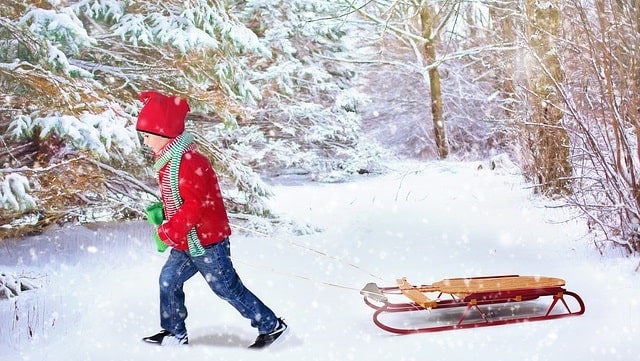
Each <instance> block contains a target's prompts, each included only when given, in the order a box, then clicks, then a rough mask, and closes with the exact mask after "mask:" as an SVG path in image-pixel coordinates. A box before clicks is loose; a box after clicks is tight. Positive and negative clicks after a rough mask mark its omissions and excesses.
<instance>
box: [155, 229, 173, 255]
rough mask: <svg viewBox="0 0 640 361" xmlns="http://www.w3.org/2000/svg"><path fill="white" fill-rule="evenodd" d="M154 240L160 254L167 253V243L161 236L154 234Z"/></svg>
mask: <svg viewBox="0 0 640 361" xmlns="http://www.w3.org/2000/svg"><path fill="white" fill-rule="evenodd" d="M153 240H154V241H155V242H156V248H157V249H158V252H160V253H162V252H164V251H166V250H167V248H169V246H168V245H167V244H166V243H164V242H162V240H161V239H160V236H158V232H153Z"/></svg>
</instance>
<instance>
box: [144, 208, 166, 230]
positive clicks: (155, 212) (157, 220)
mask: <svg viewBox="0 0 640 361" xmlns="http://www.w3.org/2000/svg"><path fill="white" fill-rule="evenodd" d="M145 212H146V213H147V221H149V223H151V224H153V225H154V226H159V225H161V224H162V222H164V211H163V209H162V202H156V203H154V204H152V205H150V206H149V207H147V208H146V209H145Z"/></svg>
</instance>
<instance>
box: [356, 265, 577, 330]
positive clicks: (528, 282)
mask: <svg viewBox="0 0 640 361" xmlns="http://www.w3.org/2000/svg"><path fill="white" fill-rule="evenodd" d="M396 282H397V286H392V287H378V285H376V284H375V283H369V284H367V285H366V286H365V287H364V288H363V289H362V290H361V291H360V293H361V294H362V295H363V296H364V302H365V303H366V304H367V305H369V306H370V307H372V308H373V309H374V310H375V312H374V313H373V322H374V323H375V324H376V325H377V326H378V327H380V328H381V329H383V330H385V331H388V332H393V333H398V334H410V333H420V332H436V331H447V330H456V329H463V328H474V327H483V326H496V325H503V324H509V323H518V322H529V321H542V320H551V319H556V318H561V317H568V316H578V315H582V314H583V313H584V310H585V307H584V302H583V301H582V299H581V298H580V296H578V295H577V294H576V293H574V292H570V291H567V290H566V289H564V288H563V286H564V285H565V281H564V280H562V279H559V278H552V277H537V276H518V275H506V276H491V277H473V278H452V279H445V280H442V281H439V282H435V283H434V284H431V285H421V286H414V285H411V284H410V283H409V282H408V281H407V280H406V278H401V279H398V280H397V281H396ZM430 294H434V295H435V297H434V298H430V297H429V296H430ZM432 297H433V296H432ZM456 308H457V310H456ZM446 309H451V310H446ZM435 310H443V311H437V312H436V311H435ZM419 311H422V312H423V313H424V315H423V314H421V315H420V316H426V317H411V318H410V319H409V317H406V316H407V315H406V314H404V315H402V317H394V316H393V315H398V314H400V313H403V312H419ZM383 319H385V320H386V321H383ZM393 324H395V326H393Z"/></svg>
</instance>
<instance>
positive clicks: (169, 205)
mask: <svg viewBox="0 0 640 361" xmlns="http://www.w3.org/2000/svg"><path fill="white" fill-rule="evenodd" d="M193 140H194V137H193V135H191V134H189V133H187V132H184V133H182V134H180V135H179V136H178V137H177V138H176V139H174V140H173V141H172V142H171V143H170V144H169V145H167V146H166V147H165V148H164V150H163V151H162V153H161V154H160V157H159V158H158V160H156V162H155V164H154V165H153V169H154V170H155V171H156V172H157V173H158V177H159V176H160V170H161V169H162V168H163V167H164V166H165V165H166V164H167V163H169V177H165V178H164V179H163V181H162V184H160V187H161V192H162V194H163V195H167V196H169V197H167V199H166V205H165V212H167V219H169V218H171V217H172V216H173V215H174V214H175V213H176V211H177V209H178V208H179V207H180V206H181V205H182V197H180V191H179V189H178V184H179V179H178V173H179V171H180V162H181V160H182V155H183V154H184V153H186V152H188V151H191V150H194V149H195V148H196V144H195V143H194V142H193ZM167 189H168V190H169V192H166V191H165V190H167ZM165 197H166V196H165ZM187 243H188V245H189V254H191V256H194V257H197V256H202V255H203V254H204V248H202V244H201V243H200V240H199V239H198V234H197V233H196V228H195V227H193V228H191V229H190V230H189V233H188V234H187Z"/></svg>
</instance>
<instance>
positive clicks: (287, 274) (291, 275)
mask: <svg viewBox="0 0 640 361" xmlns="http://www.w3.org/2000/svg"><path fill="white" fill-rule="evenodd" d="M233 262H234V263H242V264H245V265H247V266H249V267H253V268H258V269H262V270H265V271H269V272H272V273H276V274H280V275H284V276H289V277H293V278H299V279H301V280H305V281H309V282H313V283H317V284H321V285H325V286H329V287H336V288H342V289H345V290H349V291H358V292H360V289H359V288H355V287H350V286H344V285H340V284H337V283H332V282H325V281H318V280H315V279H313V278H311V277H306V276H302V275H299V274H295V273H290V272H282V271H278V270H277V269H275V268H272V267H267V266H263V265H258V264H255V263H249V262H245V261H242V260H239V259H237V258H234V259H233Z"/></svg>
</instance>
